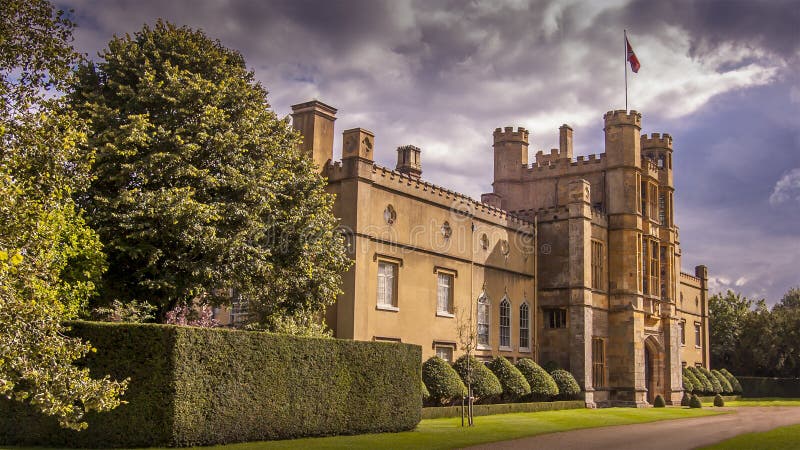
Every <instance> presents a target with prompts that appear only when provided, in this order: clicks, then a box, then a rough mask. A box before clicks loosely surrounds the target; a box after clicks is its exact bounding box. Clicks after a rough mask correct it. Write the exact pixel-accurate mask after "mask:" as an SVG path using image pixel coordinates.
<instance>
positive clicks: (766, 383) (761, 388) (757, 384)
mask: <svg viewBox="0 0 800 450" xmlns="http://www.w3.org/2000/svg"><path fill="white" fill-rule="evenodd" d="M738 380H739V381H740V382H741V387H742V388H743V389H742V391H743V394H742V395H743V396H744V397H751V398H752V397H782V398H798V397H800V378H767V377H738Z"/></svg>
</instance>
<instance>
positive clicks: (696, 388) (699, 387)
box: [683, 367, 705, 394]
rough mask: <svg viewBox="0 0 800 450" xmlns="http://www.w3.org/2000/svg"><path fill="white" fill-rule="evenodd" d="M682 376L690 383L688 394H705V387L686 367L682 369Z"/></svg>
mask: <svg viewBox="0 0 800 450" xmlns="http://www.w3.org/2000/svg"><path fill="white" fill-rule="evenodd" d="M683 376H684V377H686V378H687V379H688V380H689V382H690V383H691V386H692V388H691V389H689V392H692V393H694V394H702V393H703V392H705V386H704V385H703V382H702V381H700V380H699V379H697V377H696V376H694V372H692V371H691V370H689V368H688V367H684V368H683ZM684 390H686V389H684Z"/></svg>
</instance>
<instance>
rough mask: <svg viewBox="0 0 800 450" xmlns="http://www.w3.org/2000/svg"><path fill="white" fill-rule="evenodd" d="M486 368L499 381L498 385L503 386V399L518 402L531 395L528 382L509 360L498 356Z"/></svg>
mask: <svg viewBox="0 0 800 450" xmlns="http://www.w3.org/2000/svg"><path fill="white" fill-rule="evenodd" d="M487 366H488V367H489V369H491V370H492V372H494V374H495V375H496V376H497V379H498V380H500V385H501V386H503V397H504V398H506V399H507V400H518V399H520V398H522V397H524V396H526V395H528V394H530V393H531V386H530V384H528V380H526V379H525V377H524V376H522V373H521V372H520V371H519V370H517V368H516V367H514V365H513V364H511V362H510V361H509V360H507V359H505V358H503V357H502V356H498V357H497V358H495V359H493V360H492V361H491V362H489V364H487Z"/></svg>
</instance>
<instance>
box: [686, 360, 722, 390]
mask: <svg viewBox="0 0 800 450" xmlns="http://www.w3.org/2000/svg"><path fill="white" fill-rule="evenodd" d="M688 369H689V371H691V372H692V375H694V377H695V378H697V381H699V382H700V385H701V386H702V392H701V393H703V394H712V395H713V394H716V392H714V385H713V384H711V381H710V380H709V379H708V378H707V377H706V376H705V375H703V372H700V370H698V369H697V367H692V366H690V367H688Z"/></svg>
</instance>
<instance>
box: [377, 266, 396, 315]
mask: <svg viewBox="0 0 800 450" xmlns="http://www.w3.org/2000/svg"><path fill="white" fill-rule="evenodd" d="M378 308H380V309H388V310H396V309H397V264H395V263H391V262H388V261H378Z"/></svg>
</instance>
